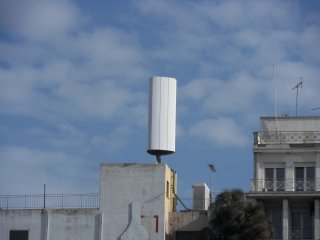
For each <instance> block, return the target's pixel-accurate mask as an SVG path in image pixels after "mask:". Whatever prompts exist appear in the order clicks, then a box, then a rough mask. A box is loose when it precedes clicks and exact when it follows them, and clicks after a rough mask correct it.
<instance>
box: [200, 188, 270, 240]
mask: <svg viewBox="0 0 320 240" xmlns="http://www.w3.org/2000/svg"><path fill="white" fill-rule="evenodd" d="M209 216H211V217H210V218H211V220H210V224H209V226H208V227H206V228H205V229H203V230H202V232H201V237H200V239H201V240H266V239H269V238H270V236H271V225H270V222H269V221H268V220H267V218H266V216H265V213H264V210H263V207H262V205H261V204H259V203H257V202H255V201H251V202H247V201H246V198H245V194H244V192H243V191H242V190H239V189H235V190H232V191H228V190H225V191H223V192H222V193H220V194H219V195H218V196H217V197H216V201H215V203H213V204H212V206H211V208H210V209H209Z"/></svg>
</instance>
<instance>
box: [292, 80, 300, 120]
mask: <svg viewBox="0 0 320 240" xmlns="http://www.w3.org/2000/svg"><path fill="white" fill-rule="evenodd" d="M302 80H303V77H301V78H300V82H299V83H298V84H297V85H295V86H294V87H293V88H292V90H294V89H297V92H296V116H298V94H299V88H301V89H302V83H303V81H302Z"/></svg>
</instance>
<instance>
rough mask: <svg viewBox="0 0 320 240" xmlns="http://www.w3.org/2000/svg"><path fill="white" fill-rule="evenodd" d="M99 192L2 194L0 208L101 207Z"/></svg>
mask: <svg viewBox="0 0 320 240" xmlns="http://www.w3.org/2000/svg"><path fill="white" fill-rule="evenodd" d="M99 205H100V203H99V194H98V193H86V194H46V195H41V194H33V195H0V209H61V208H99Z"/></svg>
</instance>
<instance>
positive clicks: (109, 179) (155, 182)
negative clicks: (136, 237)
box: [100, 164, 171, 240]
mask: <svg viewBox="0 0 320 240" xmlns="http://www.w3.org/2000/svg"><path fill="white" fill-rule="evenodd" d="M168 169H169V168H168V166H167V165H166V164H101V171H100V174H101V175H100V194H101V195H100V210H101V213H102V226H103V232H102V240H118V239H119V237H120V236H121V235H122V234H123V233H124V232H125V230H126V228H127V227H128V224H129V222H130V212H129V207H130V204H131V203H132V202H139V203H140V205H141V215H142V216H143V219H142V220H143V222H144V224H145V227H146V230H147V231H148V233H149V235H150V236H149V237H150V238H151V239H155V238H157V239H164V238H165V232H166V222H167V221H166V218H167V216H166V215H167V214H166V210H165V209H166V208H169V205H170V204H169V203H167V201H168V200H169V199H167V197H166V185H167V184H166V181H167V180H168V181H171V180H170V179H171V177H170V176H167V175H168V174H166V173H170V172H171V171H169V170H168ZM169 185H171V182H170V183H169ZM169 196H171V195H170V194H169ZM169 198H170V197H169ZM165 205H166V207H165ZM156 216H157V217H156ZM156 222H157V230H158V231H157V232H155V229H156V228H155V224H156Z"/></svg>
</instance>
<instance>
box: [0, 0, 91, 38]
mask: <svg viewBox="0 0 320 240" xmlns="http://www.w3.org/2000/svg"><path fill="white" fill-rule="evenodd" d="M0 6H1V7H0V9H1V14H0V16H2V17H0V22H2V24H1V25H2V27H3V29H5V30H6V31H7V32H9V33H11V34H15V35H18V36H20V37H22V38H25V39H28V40H35V41H38V40H40V41H47V42H48V41H49V42H50V41H54V40H57V39H59V38H61V37H63V36H64V35H65V34H67V33H70V32H72V31H73V30H74V29H76V28H77V27H78V26H79V25H80V24H81V23H83V22H85V19H86V18H87V17H86V16H84V15H82V14H81V13H80V11H79V10H78V8H77V7H76V6H75V5H74V4H73V3H72V2H71V1H69V0H56V1H41V0H28V1H24V0H4V1H1V5H0Z"/></svg>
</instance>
